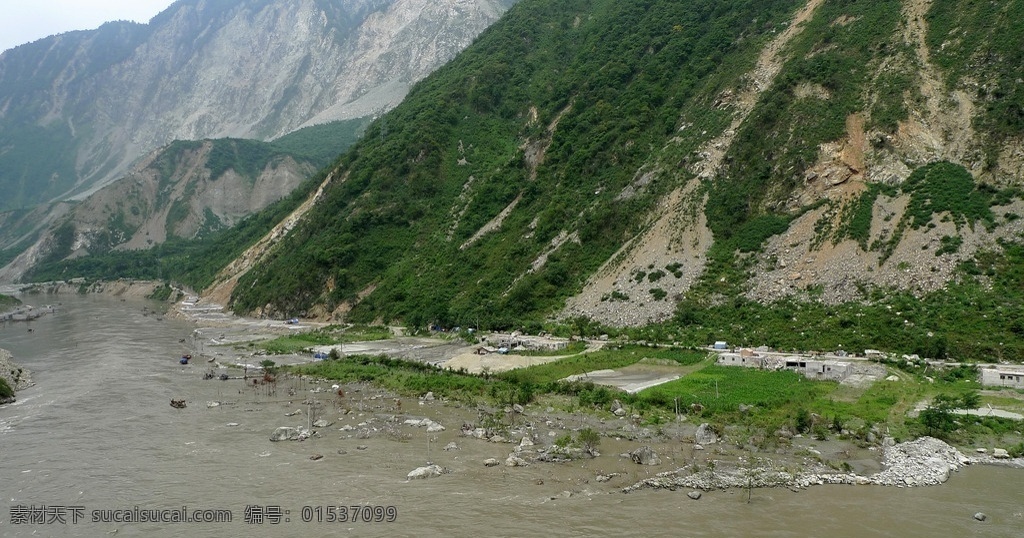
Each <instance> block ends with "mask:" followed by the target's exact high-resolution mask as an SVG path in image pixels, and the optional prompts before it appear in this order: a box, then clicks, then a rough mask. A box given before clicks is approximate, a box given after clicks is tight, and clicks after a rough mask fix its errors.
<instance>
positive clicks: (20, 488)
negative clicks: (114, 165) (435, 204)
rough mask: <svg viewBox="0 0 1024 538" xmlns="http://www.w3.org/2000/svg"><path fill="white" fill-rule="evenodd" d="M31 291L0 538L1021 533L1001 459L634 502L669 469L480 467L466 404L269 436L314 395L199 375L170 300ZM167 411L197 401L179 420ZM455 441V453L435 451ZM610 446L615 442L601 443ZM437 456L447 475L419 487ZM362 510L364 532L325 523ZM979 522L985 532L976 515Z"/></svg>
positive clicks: (17, 337)
mask: <svg viewBox="0 0 1024 538" xmlns="http://www.w3.org/2000/svg"><path fill="white" fill-rule="evenodd" d="M22 299H23V300H24V301H25V302H29V303H33V304H35V303H42V304H46V303H49V304H58V303H59V308H58V310H57V313H56V314H54V315H48V316H46V317H44V318H42V319H39V320H36V321H32V322H27V323H10V324H6V325H2V326H0V348H5V349H8V350H9V351H11V352H12V354H13V355H14V360H15V361H16V362H18V363H19V364H21V365H22V366H24V367H26V368H29V369H30V370H32V372H33V379H34V381H35V382H36V385H35V386H34V387H32V388H30V389H27V390H25V391H22V392H20V393H19V394H18V401H17V403H15V404H12V405H8V406H2V407H0V501H2V502H0V536H3V537H18V536H111V535H116V536H119V537H120V536H158V537H159V536H217V537H247V538H249V537H254V536H304V537H317V536H530V535H543V536H581V537H582V536H634V535H641V536H773V537H796V536H828V537H835V538H843V537H865V536H900V537H916V536H922V537H933V536H1006V537H1011V536H1013V537H1021V536H1024V471H1021V470H1010V469H1003V468H998V467H989V466H971V467H968V468H966V469H965V470H962V471H960V472H958V473H954V474H953V476H952V477H951V478H950V480H949V482H947V483H946V484H944V485H941V486H936V487H925V488H912V489H899V488H885V487H877V486H820V487H813V488H810V489H808V490H805V491H801V492H792V491H789V490H786V489H762V490H755V491H753V493H752V495H751V496H750V502H748V499H747V492H746V491H717V492H707V493H704V495H703V497H702V498H701V499H700V500H697V501H694V500H691V499H689V498H688V497H687V495H686V492H685V491H675V492H672V491H664V490H662V491H641V492H637V493H632V494H628V495H627V494H623V493H621V492H619V488H621V487H623V486H626V485H629V484H632V483H633V482H635V481H637V480H639V479H642V478H644V477H645V476H648V475H650V474H653V473H655V472H660V471H665V470H669V469H670V468H671V467H669V466H666V465H662V466H660V467H658V468H656V469H655V470H652V471H648V470H647V469H643V470H641V469H639V466H636V469H635V470H632V471H629V473H627V474H626V475H625V476H619V477H616V478H615V479H614V480H612V481H610V482H608V483H597V482H596V481H595V480H594V477H595V476H596V474H597V473H598V472H603V471H606V469H605V467H607V466H609V465H612V463H610V461H611V460H609V459H607V458H604V457H602V458H598V459H596V460H591V461H587V462H582V463H579V462H578V463H574V464H534V465H531V466H529V467H522V468H509V467H505V466H503V465H502V466H498V467H490V468H488V467H484V466H483V464H482V461H483V460H484V459H486V458H491V457H493V458H498V459H499V460H501V461H503V460H504V458H505V457H506V456H507V455H508V453H509V452H510V450H511V446H510V445H497V444H494V443H487V442H484V441H478V440H472V439H467V438H463V437H459V431H458V430H459V423H458V421H460V420H462V419H463V418H464V417H463V416H462V415H460V414H459V412H460V411H461V410H453V409H447V408H440V406H438V407H431V406H429V405H428V406H420V405H418V403H417V401H416V400H415V399H408V400H406V401H404V402H403V404H404V405H405V407H404V412H403V413H404V414H406V415H410V416H414V417H417V416H429V417H431V418H433V419H434V420H437V421H438V422H440V423H442V424H444V425H445V426H446V427H447V429H446V430H445V431H443V432H438V433H433V434H427V433H425V432H424V431H423V429H417V428H411V430H412V431H411V432H410V433H409V434H407V435H404V436H392V437H388V436H373V437H370V438H366V439H359V438H358V437H354V436H352V435H351V434H350V433H349V434H346V433H345V432H343V431H340V430H339V427H341V426H342V425H344V424H351V425H352V426H353V427H356V426H358V424H359V423H361V422H360V421H364V422H365V421H366V420H367V419H368V418H370V417H372V415H373V413H372V411H371V410H370V409H368V408H367V409H366V410H365V412H361V409H362V405H363V404H362V403H360V404H359V406H360V407H359V408H357V409H353V410H352V412H351V413H350V414H348V415H344V414H343V413H342V406H340V405H338V406H336V407H331V405H330V404H328V406H327V407H326V409H325V410H324V411H323V413H322V416H323V417H324V418H327V419H330V420H331V421H332V422H335V423H334V424H332V426H330V427H327V428H322V429H321V430H320V431H321V433H322V435H321V436H320V437H318V438H311V439H308V440H306V441H303V442H294V441H293V442H279V443H272V442H270V441H269V435H270V434H271V433H272V432H273V431H274V429H275V428H276V427H278V426H305V425H306V424H305V423H306V421H307V420H308V418H307V417H306V416H305V414H304V413H300V414H298V415H294V416H286V413H290V412H294V411H296V410H298V409H301V408H303V405H302V404H301V401H302V400H303V398H304V397H306V396H305V395H307V394H308V393H309V390H310V389H314V388H316V387H313V386H312V385H308V384H307V382H305V381H301V382H300V381H294V380H293V381H289V382H288V383H290V385H282V386H279V387H277V388H276V389H275V390H273V391H271V389H268V388H252V387H250V386H248V385H247V384H245V383H247V382H245V381H242V380H229V381H219V380H216V379H215V380H203V379H202V374H203V373H204V371H205V369H206V368H207V365H206V364H204V362H203V361H199V360H194V361H193V364H190V365H188V366H183V365H181V364H179V363H178V360H177V359H178V357H180V356H181V355H182V354H183V353H187V352H189V349H188V348H186V347H185V346H186V343H189V341H190V337H191V335H192V331H193V329H194V327H193V326H192V325H191V324H189V323H188V322H184V321H181V320H174V319H171V318H169V317H167V318H165V317H163V316H161V315H158V314H153V313H152V311H153V310H154V309H156V310H161V309H162V308H163V307H162V306H161V305H158V304H155V303H149V302H144V301H133V300H124V301H123V300H121V299H118V298H113V297H108V296H102V295H81V296H80V295H58V296H47V295H31V296H25V297H22ZM30 329H31V330H30ZM289 388H291V389H294V390H295V391H296V395H294V396H292V395H289V394H288V392H287V391H288V389H289ZM365 390H366V391H367V392H369V391H370V390H371V389H365ZM172 399H184V400H186V401H187V403H188V407H187V408H185V409H175V408H172V407H171V406H170V405H169V402H170V400H172ZM327 401H328V402H329V401H330V400H327ZM208 402H219V403H220V405H217V406H213V407H209V406H208ZM306 413H308V408H307V411H306ZM450 442H455V443H457V444H458V445H459V447H460V448H459V450H450V451H444V450H442V447H444V446H445V445H446V444H448V443H450ZM609 443H610V442H609ZM605 451H607V452H609V453H612V452H617V451H618V450H617V447H615V446H614V445H608V446H607V447H606V446H605V445H602V452H605ZM314 455H321V456H323V457H322V458H319V459H316V460H314V459H311V456H314ZM428 460H429V461H432V462H434V463H437V464H439V465H443V466H445V467H447V468H448V469H450V470H451V471H452V472H451V473H450V474H445V475H442V476H440V477H436V478H431V479H427V480H413V481H409V480H407V479H406V475H407V473H408V472H409V471H410V470H412V469H414V468H416V467H419V466H421V465H424V464H425V463H426V462H427V461H428ZM623 465H624V464H623ZM616 469H617V468H616ZM616 469H610V470H609V472H610V471H614V470H616ZM351 506H359V507H360V508H359V511H360V513H361V514H364V515H366V516H370V517H369V519H370V521H364V520H363V518H360V519H359V521H352V519H351V517H349V518H348V521H344V522H328V521H327V520H328V519H331V518H332V517H331V516H332V515H333V516H334V519H338V516H339V514H341V513H342V512H341V511H340V510H339V508H338V507H351ZM136 507H138V510H139V511H157V510H167V511H173V510H180V509H182V507H185V512H186V513H187V514H188V516H189V517H192V516H193V512H194V511H196V510H210V511H214V510H219V511H220V513H219V516H218V517H224V516H225V515H226V516H230V518H231V521H223V522H216V523H213V522H210V523H199V522H180V523H178V522H159V523H150V522H145V523H136V522H107V521H98V520H94V519H110V518H112V517H114V516H115V515H116V516H117V517H119V518H120V519H122V520H123V519H125V516H127V518H128V519H131V518H133V517H138V514H139V513H140V512H139V511H134V510H135V508H136ZM329 507H330V508H329ZM362 507H370V508H368V509H366V510H364V509H363V508H362ZM373 507H377V512H376V513H373ZM391 507H393V508H391ZM976 512H984V513H985V514H987V515H988V520H987V521H984V522H979V521H975V520H974V519H973V517H972V516H973V515H974V514H975V513H976ZM349 514H350V515H351V510H349ZM58 515H63V517H62V518H60V517H58ZM76 515H77V518H78V521H77V522H72V519H73V518H74V517H76ZM214 515H215V514H212V513H208V514H200V516H201V517H214ZM391 515H393V516H394V518H393V519H394V521H387V519H391V517H389V516H391ZM247 516H248V518H247ZM167 517H176V516H175V514H170V513H169V514H167ZM261 517H262V523H260V522H259V521H260V518H261ZM37 518H42V519H43V521H42V522H39V520H38V519H37ZM375 518H378V519H384V521H375V520H374V519H375ZM60 519H63V520H64V521H65V522H64V523H61V522H60ZM246 519H248V520H249V521H248V522H247V521H246ZM47 520H52V521H51V522H47ZM304 520H309V521H304Z"/></svg>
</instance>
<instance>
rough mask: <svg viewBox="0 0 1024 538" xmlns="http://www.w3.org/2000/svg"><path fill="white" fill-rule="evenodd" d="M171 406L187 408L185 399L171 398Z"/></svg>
mask: <svg viewBox="0 0 1024 538" xmlns="http://www.w3.org/2000/svg"><path fill="white" fill-rule="evenodd" d="M171 407H173V408H175V409H185V400H171Z"/></svg>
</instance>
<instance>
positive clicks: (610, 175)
mask: <svg viewBox="0 0 1024 538" xmlns="http://www.w3.org/2000/svg"><path fill="white" fill-rule="evenodd" d="M797 5H798V2H796V1H791V0H786V1H784V0H778V1H771V2H756V3H754V2H746V1H738V0H734V1H724V2H723V1H718V0H716V1H711V0H692V1H688V2H669V1H646V2H616V1H611V0H593V1H584V0H556V1H537V0H524V1H522V2H520V3H518V4H517V5H516V6H515V7H513V8H512V9H511V10H510V11H509V13H508V14H507V15H506V17H504V18H503V19H502V20H501V21H499V22H498V23H496V24H495V25H493V26H492V27H491V28H490V29H488V30H487V31H485V32H484V33H483V34H482V35H481V36H480V38H479V39H478V40H477V42H476V43H475V44H474V45H473V46H471V47H470V48H469V49H467V50H466V51H465V52H464V53H463V54H461V55H460V56H459V57H458V58H456V59H455V60H454V61H453V62H451V63H450V64H449V65H447V66H446V67H445V68H442V69H441V70H439V71H438V72H436V73H435V74H434V75H432V76H430V77H428V78H427V79H426V80H424V81H422V82H421V83H419V84H417V85H416V87H415V88H413V90H412V91H411V92H410V94H409V96H408V97H407V98H406V101H405V102H404V103H403V104H402V105H400V106H399V107H398V108H396V109H395V110H394V111H392V112H391V113H389V114H387V115H386V116H385V117H384V118H382V119H380V120H378V121H377V122H375V123H374V124H373V125H372V126H371V127H370V128H369V129H368V131H367V136H366V137H365V138H364V139H363V140H362V141H361V142H360V143H359V144H357V145H356V146H355V147H354V148H353V150H352V151H351V152H349V153H348V154H347V155H346V157H345V158H344V162H343V163H342V167H341V168H342V172H343V173H344V174H347V176H348V178H347V180H346V181H344V182H341V183H339V184H338V185H337V186H336V187H335V188H333V189H332V190H331V191H330V192H329V193H328V194H327V197H326V199H325V200H324V202H323V203H322V204H321V205H320V207H318V210H317V212H316V214H314V215H312V216H310V218H309V219H307V222H305V223H304V224H303V225H301V226H300V227H299V228H297V229H296V230H295V231H294V232H293V233H292V234H291V235H290V236H289V237H288V238H286V239H285V240H284V243H283V244H282V245H281V246H280V248H278V249H277V250H276V252H275V253H274V254H273V257H272V259H270V260H269V261H268V262H267V263H265V264H262V265H260V266H259V267H257V268H256V269H255V270H254V271H252V272H250V274H248V275H247V276H246V277H244V278H243V281H242V282H240V285H239V286H238V288H236V290H237V291H236V295H235V296H234V297H233V306H234V308H235V309H236V310H238V311H246V310H252V309H254V308H256V307H262V306H263V305H267V304H271V305H273V306H275V307H276V309H277V311H278V312H280V313H282V314H285V315H287V314H289V313H293V312H298V311H302V310H305V309H307V308H308V307H309V306H311V305H313V304H315V303H324V304H326V306H327V307H328V308H329V309H333V308H334V307H335V306H336V305H338V304H340V303H342V302H345V301H354V300H355V298H356V297H357V294H359V293H360V292H361V291H363V290H365V289H366V288H367V287H368V286H371V285H372V286H375V290H376V291H374V293H372V294H371V295H369V296H368V297H366V298H365V299H363V300H362V301H361V302H360V303H359V304H358V305H357V306H356V309H355V310H354V311H353V312H352V314H351V316H352V317H353V318H352V319H356V320H361V321H370V320H374V319H385V320H392V319H401V320H404V321H405V322H406V323H408V324H410V325H413V326H421V325H424V324H426V323H430V322H434V323H440V324H442V325H455V324H462V325H466V324H467V323H469V321H470V320H477V319H478V320H479V321H480V323H481V324H483V325H485V326H489V327H510V326H513V325H516V324H519V323H523V322H527V321H530V320H537V319H539V318H541V317H542V316H543V315H544V313H546V312H549V311H551V310H552V309H554V308H556V307H557V306H559V305H560V303H561V301H563V300H564V298H565V297H567V296H568V295H570V294H572V293H573V292H574V291H576V290H577V289H578V288H579V286H580V285H581V283H582V282H583V280H584V279H585V278H586V276H587V275H589V274H590V272H592V271H593V270H594V269H596V268H597V267H598V266H599V265H600V264H601V263H602V262H603V261H604V260H606V259H607V258H608V257H610V256H611V255H612V254H613V253H614V252H615V250H617V249H618V247H619V245H620V244H621V243H622V242H623V241H624V240H626V239H627V238H628V237H629V236H631V235H632V234H635V233H636V232H637V230H638V228H639V227H640V226H642V225H643V216H644V215H645V213H646V212H647V210H648V209H649V208H650V207H651V206H652V205H653V203H654V202H655V201H656V200H657V199H658V197H659V195H660V194H662V193H664V192H666V189H668V188H670V187H671V185H670V182H669V181H661V182H654V183H653V185H652V186H651V187H650V188H647V189H643V190H641V191H640V192H639V193H638V194H637V195H635V196H633V197H621V196H619V194H620V193H621V192H622V191H623V188H624V187H626V185H627V184H629V183H630V181H632V180H633V179H634V176H635V174H636V171H637V169H639V168H640V167H641V166H642V165H644V163H646V162H647V161H649V160H650V159H651V158H652V155H657V154H659V152H660V151H661V149H660V148H662V147H664V146H665V143H666V141H667V140H668V139H670V138H671V137H672V136H673V135H674V134H675V133H676V132H677V130H678V128H679V115H680V112H681V111H683V110H684V109H685V110H689V111H691V114H690V115H692V116H693V117H699V116H703V114H701V113H700V111H701V110H706V109H708V108H710V107H709V106H708V104H709V103H710V102H711V101H712V100H713V99H712V97H711V96H712V95H713V94H712V93H710V92H714V91H721V90H722V89H724V88H725V87H728V86H730V85H734V84H736V83H737V80H738V78H739V77H740V76H741V75H742V74H743V73H744V72H746V71H747V70H749V68H750V67H751V66H752V65H753V63H754V60H755V58H756V54H757V52H758V50H759V46H761V45H763V43H764V42H765V41H766V40H767V39H768V38H769V37H770V36H771V35H772V33H773V32H775V31H778V30H779V29H780V28H781V27H782V25H783V24H785V22H786V21H787V20H788V17H789V16H790V15H791V13H792V11H793V9H794V8H795V6H797ZM707 116H708V117H709V118H710V119H706V120H702V121H713V122H717V123H718V125H719V128H722V127H724V126H725V124H727V122H728V117H727V116H726V115H725V114H722V113H717V114H715V113H711V114H708V115H707ZM534 118H535V119H534ZM556 120H557V127H556V128H555V129H554V131H553V133H552V132H550V131H549V130H548V127H549V126H550V125H552V124H554V123H555V122H556ZM548 137H550V146H548V147H547V151H546V153H545V155H544V160H543V163H541V164H540V165H539V166H537V168H536V170H535V173H536V179H533V174H534V169H533V167H532V165H531V163H530V162H529V160H528V157H527V155H526V154H525V152H524V150H522V149H520V148H521V146H523V144H524V141H526V142H528V143H530V144H535V145H537V146H538V147H543V146H545V145H546V143H547V142H548ZM692 142H693V141H689V142H687V143H686V145H687V147H693V145H692ZM460 163H462V164H460ZM470 178H472V179H470ZM513 203H515V204H516V205H515V208H514V209H513V210H511V212H510V213H509V214H508V216H507V218H505V220H504V221H503V223H502V225H501V227H500V228H499V229H497V230H495V231H493V232H492V233H490V234H487V235H485V236H483V237H482V238H480V239H479V240H477V241H475V242H473V243H472V244H467V245H466V246H465V248H460V247H461V246H463V245H464V244H465V243H466V242H467V240H468V239H470V237H472V236H473V234H474V233H476V232H477V231H478V230H479V229H480V227H481V226H483V225H484V224H485V223H487V222H488V221H489V220H491V219H493V218H494V217H496V216H497V215H498V214H499V213H500V212H501V211H502V210H503V209H505V208H507V207H509V206H510V204H513ZM560 234H561V236H562V237H565V238H566V239H567V240H566V241H565V242H564V243H560V245H561V246H560V247H559V248H558V249H556V250H555V251H554V252H553V253H551V254H550V255H549V256H548V257H547V258H546V263H544V264H543V266H542V267H541V266H539V267H538V268H537V269H536V270H535V269H533V268H532V263H533V262H534V260H535V259H537V258H538V257H539V256H541V254H542V253H544V252H545V251H547V250H549V249H551V245H552V242H553V241H554V242H559V241H560V240H559V239H558V238H559V237H560ZM427 283H429V285H427ZM325 290H327V291H325Z"/></svg>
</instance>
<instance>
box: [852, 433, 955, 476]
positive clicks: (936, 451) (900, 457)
mask: <svg viewBox="0 0 1024 538" xmlns="http://www.w3.org/2000/svg"><path fill="white" fill-rule="evenodd" d="M882 463H883V464H884V465H885V466H886V469H885V470H884V471H882V472H880V473H877V474H874V475H872V476H871V477H870V479H871V483H872V484H878V485H881V486H897V487H905V486H933V485H935V484H941V483H943V482H945V481H946V480H948V479H949V473H950V471H956V470H959V469H960V468H961V467H963V466H965V465H968V464H970V463H972V461H971V459H970V458H968V457H967V456H964V455H963V454H961V453H960V451H959V450H957V449H955V448H953V447H951V446H949V445H948V444H946V443H945V442H943V441H940V440H938V439H935V438H934V437H922V438H920V439H917V440H915V441H908V442H906V443H900V444H898V445H893V446H890V447H887V448H886V449H885V456H884V458H883V459H882Z"/></svg>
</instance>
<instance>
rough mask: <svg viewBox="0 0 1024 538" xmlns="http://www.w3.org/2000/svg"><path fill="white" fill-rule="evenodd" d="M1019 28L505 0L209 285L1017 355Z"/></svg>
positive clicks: (874, 4)
mask: <svg viewBox="0 0 1024 538" xmlns="http://www.w3.org/2000/svg"><path fill="white" fill-rule="evenodd" d="M1022 15H1024V2H1022V1H1019V0H1016V1H1008V2H998V3H991V2H990V3H980V2H971V3H965V2H956V1H952V0H932V1H928V0H905V1H902V2H901V1H897V0H847V1H843V2H825V1H823V0H763V1H758V2H751V1H748V0H685V1H667V0H628V1H623V0H615V1H612V0H523V1H522V2H519V3H518V4H516V5H515V6H514V7H513V8H511V9H510V10H509V11H508V12H507V13H506V15H505V16H504V17H503V18H502V19H501V20H500V21H499V22H498V23H496V24H495V25H493V26H491V27H490V28H489V29H487V30H486V31H485V32H483V34H481V36H480V37H479V38H478V40H477V41H476V42H475V43H474V44H473V45H472V46H470V47H469V48H467V49H466V50H465V51H464V52H463V53H461V54H460V55H459V56H458V57H457V58H455V59H454V60H453V61H452V62H450V63H448V64H447V65H446V66H445V67H443V68H441V69H439V70H438V71H437V72H435V73H434V74H432V75H431V76H429V77H427V78H426V79H424V80H423V81H421V82H419V83H417V84H416V85H415V86H414V87H413V89H412V91H411V92H410V93H409V95H408V97H407V98H406V100H405V101H404V102H403V103H402V104H401V105H400V106H399V107H397V108H395V109H394V110H392V111H391V112H389V113H388V114H386V115H384V116H383V117H381V118H380V119H378V120H377V121H376V122H375V123H374V124H372V125H371V126H370V127H369V129H368V130H367V135H366V136H365V137H364V138H363V139H361V141H360V142H359V143H357V144H356V145H355V146H354V147H353V148H352V149H351V150H350V151H349V152H347V153H346V154H345V155H344V156H343V157H342V159H341V160H340V162H339V163H338V165H337V167H336V168H335V169H334V170H333V171H332V172H331V173H330V174H329V176H328V178H327V179H326V181H325V182H324V185H323V187H322V191H320V192H319V193H318V194H317V196H316V198H311V199H310V204H312V205H310V206H309V209H308V210H306V211H305V212H300V213H296V214H293V215H292V217H291V218H290V219H289V222H290V223H291V224H290V225H289V227H288V228H287V229H283V230H282V229H279V230H278V231H277V232H276V233H277V235H275V236H273V237H274V238H275V239H274V240H273V241H266V242H263V243H261V244H260V247H259V249H258V250H254V251H251V252H250V253H249V254H247V255H246V257H245V259H246V260H247V263H246V264H243V266H239V267H237V268H236V269H235V270H233V271H230V272H226V273H224V274H222V275H221V277H220V279H221V280H222V281H223V282H225V283H227V284H226V285H227V286H228V289H225V288H223V287H215V288H214V289H217V290H218V293H222V294H226V293H229V292H230V293H231V301H232V303H231V304H232V307H233V308H234V309H235V310H236V311H238V312H247V313H253V314H257V315H264V316H290V315H298V314H304V315H310V316H317V317H321V318H324V319H339V318H342V317H344V318H345V319H346V320H354V321H390V320H401V321H404V322H406V323H408V324H410V325H413V326H423V325H425V324H427V323H437V324H441V325H446V326H454V325H462V326H475V325H480V326H486V327H492V328H509V327H524V326H525V327H527V328H534V329H536V328H539V327H540V326H541V324H542V323H545V322H548V321H551V320H562V321H563V322H567V321H571V322H572V323H573V324H574V326H576V327H577V330H578V331H579V332H584V333H585V332H591V331H593V330H602V329H604V330H609V329H614V328H616V327H618V328H620V329H619V330H627V331H629V334H631V335H633V336H636V337H641V338H643V337H651V338H656V339H659V340H666V339H668V340H670V341H672V340H674V341H683V342H688V343H702V344H706V343H708V341H711V340H714V339H728V340H729V341H730V342H737V343H740V342H742V343H747V344H750V345H761V344H767V345H772V346H775V347H786V348H788V347H802V348H819V349H829V348H831V349H837V347H836V346H843V347H845V348H846V349H858V348H860V349H863V348H864V347H877V348H881V349H898V350H904V352H918V353H921V354H923V355H928V356H933V357H945V356H955V357H967V358H995V357H1003V356H1009V357H1013V356H1016V357H1020V356H1024V347H1022V344H1021V342H1022V341H1024V340H1022V339H1021V338H1020V336H1021V335H1024V325H1021V324H1020V322H1019V321H1016V320H1017V319H1019V317H1020V316H1010V315H1007V314H1008V313H1010V312H1020V311H1021V309H1022V308H1024V290H1022V289H1021V288H1020V284H1019V283H1020V282H1021V281H1024V280H1022V279H1024V246H1022V244H1021V242H1022V239H1021V238H1022V233H1024V224H1022V219H1021V218H1020V216H1021V215H1022V214H1024V201H1022V191H1021V186H1022V178H1024V137H1022V134H1021V133H1024V85H1022V84H1021V83H1020V80H1022V79H1024V48H1022V47H1020V46H1019V45H1020V43H1019V40H1018V39H1016V38H1015V37H1014V36H1019V35H1021V32H1022V31H1024V28H1022V27H1021V22H1020V21H1022V20H1024V18H1022ZM268 237H270V236H268ZM235 282H237V285H235V284H232V283H235ZM594 327H597V329H594ZM630 327H632V328H633V329H628V328H630ZM621 328H626V329H621ZM709 339H710V340H709Z"/></svg>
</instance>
